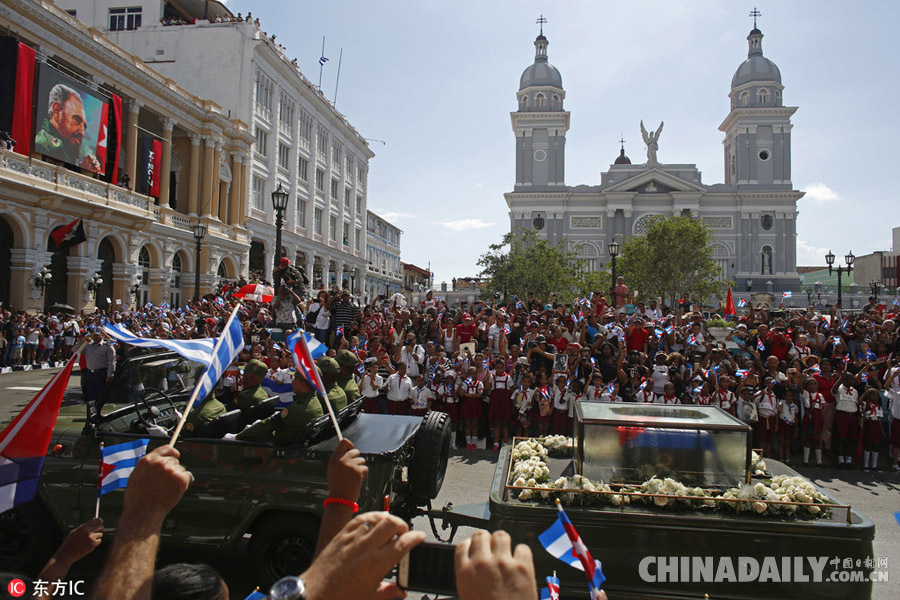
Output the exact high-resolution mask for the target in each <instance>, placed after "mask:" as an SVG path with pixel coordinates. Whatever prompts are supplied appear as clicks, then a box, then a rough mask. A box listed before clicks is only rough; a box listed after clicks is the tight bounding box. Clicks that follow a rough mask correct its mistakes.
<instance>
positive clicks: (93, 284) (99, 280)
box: [87, 271, 103, 303]
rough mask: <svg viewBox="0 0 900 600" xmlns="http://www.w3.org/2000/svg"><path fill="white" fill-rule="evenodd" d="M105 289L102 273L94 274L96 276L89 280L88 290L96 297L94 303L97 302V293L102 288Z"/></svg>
mask: <svg viewBox="0 0 900 600" xmlns="http://www.w3.org/2000/svg"><path fill="white" fill-rule="evenodd" d="M101 287H103V277H101V275H100V271H97V272H96V273H94V276H93V277H91V278H90V279H88V280H87V289H88V292H90V293H91V294H93V295H94V302H95V303H96V301H97V292H99V291H100V288H101Z"/></svg>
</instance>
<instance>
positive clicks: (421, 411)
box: [410, 408, 428, 417]
mask: <svg viewBox="0 0 900 600" xmlns="http://www.w3.org/2000/svg"><path fill="white" fill-rule="evenodd" d="M410 412H411V413H412V416H414V417H424V416H425V413H426V412H428V409H426V408H414V409H412V410H411V411H410Z"/></svg>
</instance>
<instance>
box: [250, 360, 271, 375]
mask: <svg viewBox="0 0 900 600" xmlns="http://www.w3.org/2000/svg"><path fill="white" fill-rule="evenodd" d="M268 372H269V367H267V366H266V363H264V362H263V361H261V360H258V359H255V358H254V359H253V360H251V361H249V362H248V363H247V364H246V365H245V366H244V373H249V374H250V375H256V376H258V377H265V376H266V373H268Z"/></svg>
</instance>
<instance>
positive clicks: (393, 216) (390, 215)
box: [372, 210, 416, 221]
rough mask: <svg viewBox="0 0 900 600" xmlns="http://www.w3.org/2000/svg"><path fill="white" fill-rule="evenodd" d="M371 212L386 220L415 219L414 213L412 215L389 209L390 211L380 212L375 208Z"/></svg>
mask: <svg viewBox="0 0 900 600" xmlns="http://www.w3.org/2000/svg"><path fill="white" fill-rule="evenodd" d="M372 212H373V213H375V214H376V215H378V216H379V217H381V218H382V219H385V220H387V221H396V220H397V219H415V218H416V215H412V214H410V213H405V212H396V211H390V212H386V213H382V212H378V211H377V210H373V211H372Z"/></svg>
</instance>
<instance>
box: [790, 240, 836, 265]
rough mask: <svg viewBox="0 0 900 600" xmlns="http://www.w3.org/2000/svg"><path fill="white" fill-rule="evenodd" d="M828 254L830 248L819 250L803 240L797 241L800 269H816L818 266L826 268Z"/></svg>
mask: <svg viewBox="0 0 900 600" xmlns="http://www.w3.org/2000/svg"><path fill="white" fill-rule="evenodd" d="M826 254H828V248H817V247H815V246H812V245H810V244H807V243H806V242H804V241H803V240H797V266H798V267H814V266H816V265H821V266H822V267H824V266H825V255H826Z"/></svg>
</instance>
